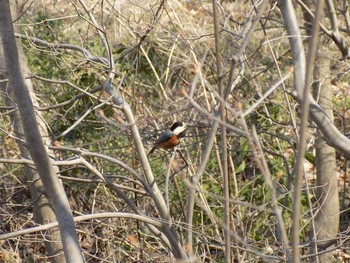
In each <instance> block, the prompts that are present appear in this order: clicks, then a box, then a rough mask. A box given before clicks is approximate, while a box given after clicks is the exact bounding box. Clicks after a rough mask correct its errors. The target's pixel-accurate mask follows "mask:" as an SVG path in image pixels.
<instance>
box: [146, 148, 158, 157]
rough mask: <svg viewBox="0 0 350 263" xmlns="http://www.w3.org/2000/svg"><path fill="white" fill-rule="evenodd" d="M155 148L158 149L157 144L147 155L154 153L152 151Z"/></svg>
mask: <svg viewBox="0 0 350 263" xmlns="http://www.w3.org/2000/svg"><path fill="white" fill-rule="evenodd" d="M155 149H157V146H153V148H152V149H151V150H150V151H149V153H148V154H147V156H148V155H150V154H152V153H153V152H154V151H155Z"/></svg>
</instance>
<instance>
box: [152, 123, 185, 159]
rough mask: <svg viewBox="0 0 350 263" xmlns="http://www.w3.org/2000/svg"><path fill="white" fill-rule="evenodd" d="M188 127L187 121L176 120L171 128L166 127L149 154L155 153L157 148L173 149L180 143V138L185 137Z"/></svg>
mask: <svg viewBox="0 0 350 263" xmlns="http://www.w3.org/2000/svg"><path fill="white" fill-rule="evenodd" d="M186 127H187V126H186V123H184V122H182V121H177V122H174V123H173V125H171V127H170V129H166V130H165V131H164V132H163V133H162V134H161V135H159V137H158V139H157V140H156V142H155V143H154V146H153V148H152V149H151V150H150V151H149V153H148V155H150V154H151V153H153V152H154V151H155V149H157V148H162V149H165V150H170V149H173V148H174V147H175V146H176V145H178V144H179V143H180V139H181V138H183V137H185V135H186V132H185V131H186Z"/></svg>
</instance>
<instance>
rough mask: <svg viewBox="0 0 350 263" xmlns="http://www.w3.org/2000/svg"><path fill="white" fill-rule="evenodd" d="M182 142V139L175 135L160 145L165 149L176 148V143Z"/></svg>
mask: <svg viewBox="0 0 350 263" xmlns="http://www.w3.org/2000/svg"><path fill="white" fill-rule="evenodd" d="M179 143H180V140H179V139H178V138H177V136H176V135H174V136H173V137H171V138H170V139H169V140H167V141H165V142H162V143H160V144H159V147H161V148H163V149H166V150H168V149H171V148H174V147H175V146H176V145H178V144H179Z"/></svg>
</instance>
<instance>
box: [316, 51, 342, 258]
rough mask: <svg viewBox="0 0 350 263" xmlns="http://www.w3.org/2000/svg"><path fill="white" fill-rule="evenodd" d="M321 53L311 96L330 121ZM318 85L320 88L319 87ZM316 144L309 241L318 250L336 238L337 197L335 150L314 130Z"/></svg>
mask: <svg viewBox="0 0 350 263" xmlns="http://www.w3.org/2000/svg"><path fill="white" fill-rule="evenodd" d="M324 53H327V52H325V51H324V50H322V51H320V53H319V55H318V57H319V59H318V66H317V67H316V68H315V69H316V72H315V73H316V75H315V79H318V80H319V81H317V82H316V83H315V85H314V86H316V87H315V88H316V90H315V93H317V97H318V98H319V99H318V103H319V105H320V106H321V107H322V108H323V110H324V111H325V113H326V114H327V115H328V117H329V119H330V120H332V121H333V120H334V116H333V107H332V106H333V105H332V97H333V94H332V88H331V81H330V78H327V76H330V61H329V58H328V57H326V56H324ZM321 83H322V86H321ZM315 145H316V172H317V179H316V188H317V191H316V198H317V206H318V209H317V212H316V216H315V232H316V233H313V235H314V236H313V239H314V240H317V244H318V245H319V246H321V247H322V245H323V243H324V242H320V241H322V240H327V241H328V240H332V239H336V238H337V233H338V229H339V214H340V207H339V195H338V182H337V176H336V162H335V149H334V148H333V147H331V146H329V145H328V144H327V143H326V141H325V140H324V139H323V136H322V133H321V132H320V131H319V130H318V131H317V139H316V141H315ZM318 252H320V249H319V251H318ZM332 261H334V256H333V253H332V251H330V252H328V253H324V254H321V255H319V262H332Z"/></svg>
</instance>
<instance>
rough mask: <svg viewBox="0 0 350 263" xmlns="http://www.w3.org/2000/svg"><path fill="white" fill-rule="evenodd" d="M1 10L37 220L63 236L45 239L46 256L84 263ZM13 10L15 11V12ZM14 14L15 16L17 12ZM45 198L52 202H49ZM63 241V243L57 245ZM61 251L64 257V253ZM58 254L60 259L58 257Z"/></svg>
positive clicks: (5, 6) (4, 58)
mask: <svg viewBox="0 0 350 263" xmlns="http://www.w3.org/2000/svg"><path fill="white" fill-rule="evenodd" d="M0 6H1V7H0V29H1V30H0V32H1V43H2V52H1V61H0V63H1V67H2V72H6V75H5V74H3V77H4V78H6V77H8V79H9V85H8V86H7V87H6V91H7V94H8V95H9V97H8V98H12V99H13V101H15V102H16V106H17V109H18V111H19V114H18V113H15V114H13V115H12V118H13V121H14V122H13V123H14V125H15V129H16V133H17V135H18V136H19V137H20V138H24V141H25V142H26V143H25V145H24V144H21V143H20V145H19V146H20V149H21V154H22V155H23V157H25V158H29V157H32V158H33V161H34V164H35V167H36V170H37V171H38V173H36V172H33V171H29V170H28V179H29V180H30V181H33V182H35V184H33V185H32V187H31V189H30V191H31V194H32V198H33V200H34V201H35V202H34V203H35V205H34V213H35V220H37V222H39V223H48V222H52V221H58V222H59V229H60V234H61V235H59V232H58V230H54V231H51V232H49V233H50V236H51V239H52V240H54V241H55V242H52V241H51V242H50V238H48V237H45V240H46V241H47V242H46V247H47V252H48V254H49V255H50V256H54V258H51V259H50V260H51V261H52V262H65V259H64V257H65V258H66V260H67V261H68V262H83V259H82V255H81V250H80V247H79V243H78V239H77V236H76V231H75V228H74V222H73V217H72V214H71V211H70V207H69V203H68V200H67V197H66V195H65V193H64V190H63V187H62V185H61V183H60V182H59V180H58V178H57V177H56V172H57V170H55V169H54V168H53V167H52V164H51V162H50V160H49V157H48V153H47V152H46V150H47V147H45V143H46V144H47V143H48V141H47V140H48V135H47V131H46V129H45V124H44V123H43V122H42V121H41V120H42V119H41V118H39V116H38V114H37V113H35V112H34V107H33V105H35V104H36V100H35V96H34V93H33V89H32V85H31V82H30V81H28V80H26V81H25V80H24V73H28V72H29V70H28V67H27V65H26V61H25V57H24V55H23V50H22V49H21V48H22V47H21V44H20V43H19V42H18V41H17V43H16V42H15V39H14V32H13V28H12V24H11V19H12V18H11V15H10V6H9V2H7V1H0ZM12 10H15V9H14V8H12ZM13 13H14V14H15V12H13ZM19 54H21V56H19ZM18 111H17V112H18ZM22 124H23V125H22ZM43 132H44V133H43ZM43 138H44V139H45V140H43ZM38 175H39V176H40V177H39V176H38ZM40 179H41V180H42V181H41V180H40ZM44 187H45V189H44ZM46 195H47V196H48V197H49V198H50V202H49V201H48V199H47V198H46ZM50 204H52V205H53V207H54V209H55V211H56V215H57V219H56V216H55V214H54V212H53V209H52V207H51V206H50ZM60 237H61V238H60ZM60 240H62V242H58V241H60ZM62 247H63V249H64V254H63V253H62V252H63V251H62ZM57 253H59V255H55V254H57Z"/></svg>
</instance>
